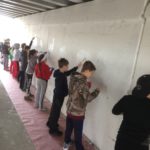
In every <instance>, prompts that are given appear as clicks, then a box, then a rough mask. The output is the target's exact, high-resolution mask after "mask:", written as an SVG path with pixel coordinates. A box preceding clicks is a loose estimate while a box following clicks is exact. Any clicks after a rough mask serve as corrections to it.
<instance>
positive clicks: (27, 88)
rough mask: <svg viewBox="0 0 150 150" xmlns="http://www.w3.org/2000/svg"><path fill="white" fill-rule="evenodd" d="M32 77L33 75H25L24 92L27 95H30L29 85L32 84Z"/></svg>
mask: <svg viewBox="0 0 150 150" xmlns="http://www.w3.org/2000/svg"><path fill="white" fill-rule="evenodd" d="M32 77H33V74H26V81H25V82H26V83H25V87H26V91H27V94H28V95H29V94H30V93H31V92H30V87H31V84H32Z"/></svg>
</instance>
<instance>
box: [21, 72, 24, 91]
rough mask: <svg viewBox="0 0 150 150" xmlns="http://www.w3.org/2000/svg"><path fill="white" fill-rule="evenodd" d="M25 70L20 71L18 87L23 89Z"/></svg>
mask: <svg viewBox="0 0 150 150" xmlns="http://www.w3.org/2000/svg"><path fill="white" fill-rule="evenodd" d="M24 82H25V71H20V88H21V89H22V90H24Z"/></svg>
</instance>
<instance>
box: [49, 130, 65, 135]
mask: <svg viewBox="0 0 150 150" xmlns="http://www.w3.org/2000/svg"><path fill="white" fill-rule="evenodd" d="M49 134H50V135H54V136H62V135H63V132H62V131H60V130H58V129H57V130H55V131H53V130H51V129H50V130H49Z"/></svg>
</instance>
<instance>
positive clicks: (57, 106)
mask: <svg viewBox="0 0 150 150" xmlns="http://www.w3.org/2000/svg"><path fill="white" fill-rule="evenodd" d="M63 103H64V97H58V96H57V95H54V97H53V103H52V107H51V112H50V115H49V119H48V122H47V125H48V127H49V128H50V129H51V131H57V130H58V120H59V117H60V113H61V108H62V105H63Z"/></svg>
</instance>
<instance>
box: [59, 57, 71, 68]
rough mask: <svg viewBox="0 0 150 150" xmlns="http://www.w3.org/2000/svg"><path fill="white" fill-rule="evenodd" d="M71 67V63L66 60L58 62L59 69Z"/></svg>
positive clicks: (62, 59)
mask: <svg viewBox="0 0 150 150" xmlns="http://www.w3.org/2000/svg"><path fill="white" fill-rule="evenodd" d="M67 65H69V61H68V60H67V59H65V58H61V59H59V60H58V66H59V68H62V67H63V66H67Z"/></svg>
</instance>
